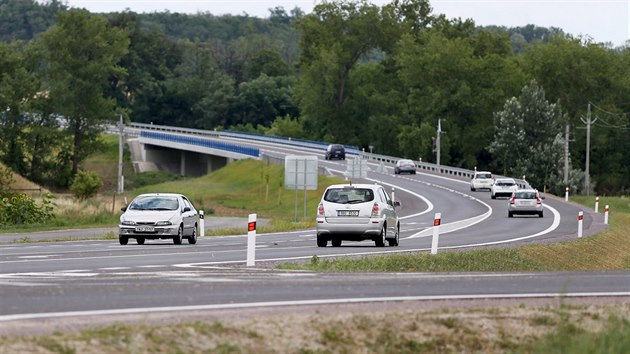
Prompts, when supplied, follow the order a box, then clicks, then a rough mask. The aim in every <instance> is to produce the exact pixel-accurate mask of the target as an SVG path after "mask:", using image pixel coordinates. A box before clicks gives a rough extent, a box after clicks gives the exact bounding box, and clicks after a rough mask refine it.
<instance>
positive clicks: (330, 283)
mask: <svg viewBox="0 0 630 354" xmlns="http://www.w3.org/2000/svg"><path fill="white" fill-rule="evenodd" d="M629 279H630V272H628V271H625V272H550V273H489V274H477V273H463V274H459V273H450V274H439V273H438V274H428V273H359V274H356V273H353V274H345V273H333V274H315V273H308V272H283V271H269V270H255V269H243V268H240V269H239V268H216V267H215V268H213V269H205V270H190V269H183V270H173V269H165V268H156V269H136V270H118V271H115V272H96V271H85V272H75V273H71V274H59V273H45V274H31V275H29V276H25V275H22V276H20V277H17V276H16V277H13V278H8V277H7V276H6V275H5V276H3V277H0V282H1V283H0V284H2V307H1V309H0V324H1V323H2V322H3V321H8V320H19V319H29V318H45V317H49V316H53V317H58V316H76V315H94V314H116V313H136V312H137V313H142V312H158V311H178V312H181V311H185V310H200V309H213V308H215V309H216V308H245V307H250V306H288V305H298V304H304V303H310V304H330V303H351V302H368V301H379V302H383V303H384V306H387V302H388V301H413V300H427V299H431V300H435V299H455V298H457V299H476V298H487V299H492V298H528V297H529V298H537V297H562V296H565V297H576V296H579V297H593V296H605V297H620V298H625V299H626V301H627V300H628V299H630V283H629Z"/></svg>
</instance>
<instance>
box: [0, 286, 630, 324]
mask: <svg viewBox="0 0 630 354" xmlns="http://www.w3.org/2000/svg"><path fill="white" fill-rule="evenodd" d="M601 296H604V297H606V296H609V297H612V296H615V297H616V296H630V292H574V293H539V294H522V293H517V294H490V295H488V294H470V295H429V296H396V297H371V298H342V299H318V300H298V301H269V302H249V303H231V304H215V305H192V306H164V307H147V308H126V309H115V310H91V311H67V312H48V313H23V314H13V315H2V316H0V322H6V321H17V320H32V319H39V318H60V317H73V316H103V315H122V314H141V313H150V312H153V313H155V312H173V311H202V310H225V309H243V308H255V307H259V308H260V307H279V306H304V305H325V304H356V303H367V302H393V301H396V302H399V301H433V300H472V299H510V298H512V299H513V298H518V299H527V298H556V297H563V298H566V297H601Z"/></svg>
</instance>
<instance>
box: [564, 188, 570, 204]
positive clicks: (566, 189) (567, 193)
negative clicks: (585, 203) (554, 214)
mask: <svg viewBox="0 0 630 354" xmlns="http://www.w3.org/2000/svg"><path fill="white" fill-rule="evenodd" d="M564 201H565V202H568V201H569V187H567V188H565V189H564Z"/></svg>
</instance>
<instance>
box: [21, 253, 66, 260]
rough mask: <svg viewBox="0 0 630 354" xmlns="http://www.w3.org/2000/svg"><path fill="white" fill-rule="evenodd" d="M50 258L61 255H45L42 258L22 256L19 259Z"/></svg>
mask: <svg viewBox="0 0 630 354" xmlns="http://www.w3.org/2000/svg"><path fill="white" fill-rule="evenodd" d="M49 257H59V255H56V254H44V255H41V256H21V257H17V258H20V259H38V258H49Z"/></svg>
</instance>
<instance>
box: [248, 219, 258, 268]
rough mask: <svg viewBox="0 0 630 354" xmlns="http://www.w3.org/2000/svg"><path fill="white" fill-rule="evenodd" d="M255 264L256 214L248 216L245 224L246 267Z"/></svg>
mask: <svg viewBox="0 0 630 354" xmlns="http://www.w3.org/2000/svg"><path fill="white" fill-rule="evenodd" d="M255 262H256V214H249V219H248V222H247V266H248V267H253V266H254V263H255Z"/></svg>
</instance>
